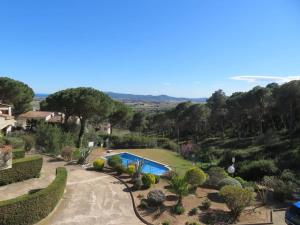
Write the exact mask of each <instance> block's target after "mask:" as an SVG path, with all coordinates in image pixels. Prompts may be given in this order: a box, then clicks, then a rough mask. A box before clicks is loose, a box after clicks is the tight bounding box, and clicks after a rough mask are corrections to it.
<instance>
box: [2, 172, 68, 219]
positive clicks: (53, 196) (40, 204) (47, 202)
mask: <svg viewBox="0 0 300 225" xmlns="http://www.w3.org/2000/svg"><path fill="white" fill-rule="evenodd" d="M66 182H67V170H66V168H64V167H60V168H57V170H56V178H55V180H54V181H53V182H52V183H51V184H50V185H49V186H48V187H46V188H45V189H42V190H39V191H37V192H34V193H32V194H26V195H23V196H20V197H17V198H14V199H10V200H7V201H2V202H0V224H5V225H16V224H18V225H31V224H35V223H37V222H38V221H40V220H42V219H44V218H45V217H47V216H48V215H49V214H50V213H51V212H52V211H53V209H54V208H55V207H56V205H57V203H58V202H59V200H60V199H61V198H62V196H63V194H64V190H65V187H66Z"/></svg>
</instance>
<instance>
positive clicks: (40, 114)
mask: <svg viewBox="0 0 300 225" xmlns="http://www.w3.org/2000/svg"><path fill="white" fill-rule="evenodd" d="M53 113H54V112H46V111H29V112H26V113H23V114H21V115H20V116H19V119H44V118H46V117H47V116H50V115H51V114H53Z"/></svg>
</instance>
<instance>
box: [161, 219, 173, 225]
mask: <svg viewBox="0 0 300 225" xmlns="http://www.w3.org/2000/svg"><path fill="white" fill-rule="evenodd" d="M161 225H171V223H170V221H168V220H166V221H164V222H162V223H161Z"/></svg>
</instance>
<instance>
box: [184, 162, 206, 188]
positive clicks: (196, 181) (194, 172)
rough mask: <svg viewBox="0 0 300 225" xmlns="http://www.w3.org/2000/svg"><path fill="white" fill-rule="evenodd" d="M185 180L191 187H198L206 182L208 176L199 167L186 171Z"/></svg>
mask: <svg viewBox="0 0 300 225" xmlns="http://www.w3.org/2000/svg"><path fill="white" fill-rule="evenodd" d="M184 178H185V180H186V181H187V182H188V183H189V184H190V185H192V186H194V187H198V186H200V185H202V184H203V183H204V182H205V181H206V174H205V173H204V172H203V170H201V169H199V168H198V167H193V168H191V169H189V170H188V171H186V173H185V177H184Z"/></svg>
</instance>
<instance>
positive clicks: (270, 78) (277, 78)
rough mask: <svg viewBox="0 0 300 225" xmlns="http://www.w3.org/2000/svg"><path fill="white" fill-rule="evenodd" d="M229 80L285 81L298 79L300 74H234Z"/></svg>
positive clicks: (252, 81) (251, 81) (250, 81)
mask: <svg viewBox="0 0 300 225" xmlns="http://www.w3.org/2000/svg"><path fill="white" fill-rule="evenodd" d="M229 79H231V80H240V81H247V82H249V83H254V82H277V83H285V82H289V81H292V80H300V76H285V77H284V76H234V77H230V78H229Z"/></svg>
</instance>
